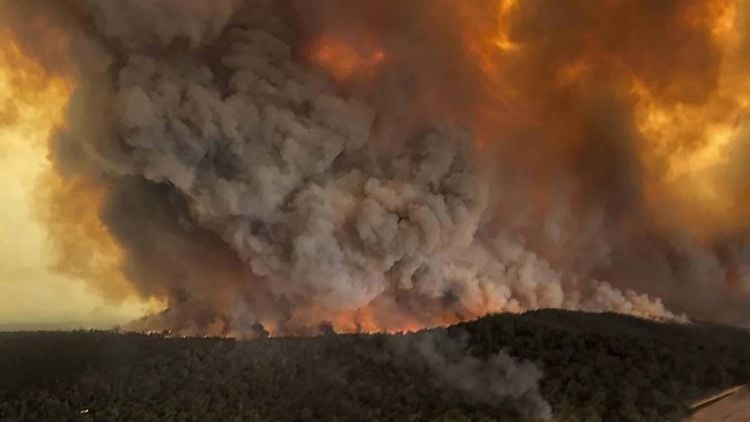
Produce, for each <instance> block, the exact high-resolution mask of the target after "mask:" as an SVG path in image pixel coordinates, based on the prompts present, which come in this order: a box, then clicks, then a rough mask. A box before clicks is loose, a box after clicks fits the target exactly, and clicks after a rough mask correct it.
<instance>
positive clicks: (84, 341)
mask: <svg viewBox="0 0 750 422" xmlns="http://www.w3.org/2000/svg"><path fill="white" fill-rule="evenodd" d="M53 351H54V352H53ZM511 356H512V357H511ZM0 358H1V359H0V369H1V370H2V373H3V377H2V379H0V402H1V403H2V404H1V405H0V420H3V421H5V420H8V421H11V420H13V421H15V420H19V418H20V419H23V420H67V419H73V418H80V417H84V418H85V416H81V415H79V412H80V410H82V409H88V410H89V411H90V412H94V414H95V416H96V420H123V419H124V420H143V421H146V420H164V419H170V418H171V419H173V420H179V419H185V418H188V419H193V418H198V419H200V420H207V421H208V420H233V419H232V418H237V420H304V419H307V420H333V419H334V418H335V419H336V420H352V421H354V420H357V421H359V420H445V421H449V420H450V421H455V420H500V421H518V420H524V417H531V419H530V420H533V418H534V417H537V418H538V417H544V416H547V415H549V414H551V415H552V416H553V417H554V420H559V421H579V420H586V421H596V420H602V421H610V420H616V421H640V420H648V421H659V420H667V421H678V420H681V419H682V417H683V416H684V415H685V414H686V410H687V404H688V403H689V402H691V401H693V400H695V399H697V398H699V397H701V396H703V395H705V394H708V393H713V392H715V391H717V390H719V389H722V388H725V387H727V386H731V385H736V384H740V383H747V382H748V381H750V336H748V334H747V332H745V331H743V330H739V329H734V328H728V327H723V326H717V325H711V324H695V325H679V324H663V323H656V322H652V321H646V320H641V319H636V318H632V317H627V316H621V315H614V314H586V313H574V312H566V311H538V312H530V313H526V314H523V315H495V316H490V317H486V318H483V319H480V320H478V321H474V322H470V323H465V324H460V325H458V326H454V327H450V328H441V329H436V330H431V331H426V332H421V333H417V334H407V335H385V334H377V335H362V334H360V335H324V336H320V337H315V338H280V339H265V340H254V341H235V340H227V339H201V338H186V339H181V338H171V339H170V338H163V337H160V336H143V335H135V334H128V335H121V334H114V333H106V332H73V333H4V334H0ZM542 373H543V377H542ZM540 377H541V378H540Z"/></svg>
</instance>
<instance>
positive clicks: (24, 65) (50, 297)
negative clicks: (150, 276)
mask: <svg viewBox="0 0 750 422" xmlns="http://www.w3.org/2000/svg"><path fill="white" fill-rule="evenodd" d="M0 46H2V48H0V204H2V208H1V209H2V211H1V212H0V329H2V328H3V327H10V328H13V327H35V326H39V327H43V326H45V327H46V326H47V324H54V325H56V326H65V327H69V326H81V327H107V326H111V325H114V324H117V323H121V322H125V321H128V320H130V319H132V318H134V317H137V316H139V315H141V314H143V313H144V311H145V310H146V309H147V308H146V304H144V303H141V302H140V301H138V300H135V299H131V298H121V301H118V303H117V304H113V303H112V301H111V300H109V299H104V298H103V297H102V296H101V295H100V294H99V293H98V292H96V291H95V290H92V289H91V288H90V287H89V286H88V285H87V283H86V282H85V281H84V280H82V279H79V278H76V277H74V276H69V275H65V274H63V273H61V272H58V271H55V270H54V269H53V267H54V266H55V265H57V264H59V262H57V261H58V260H57V258H58V257H57V256H56V252H55V248H54V247H53V245H52V244H51V239H50V236H49V233H48V232H47V227H46V225H44V224H42V223H41V221H40V219H39V218H37V217H38V216H37V213H36V212H35V210H36V209H37V208H36V206H35V201H37V200H38V198H37V197H36V196H35V194H34V192H35V187H36V186H39V184H40V183H42V177H43V176H45V175H47V174H50V173H51V163H50V161H49V160H48V158H47V155H48V152H47V140H48V139H49V137H50V136H51V134H52V133H53V131H54V130H55V128H56V127H58V125H60V124H61V123H62V121H63V116H64V112H65V107H66V104H67V101H68V98H69V96H70V94H71V91H72V89H73V86H72V84H71V83H70V82H69V81H66V80H64V79H63V78H61V77H55V76H49V75H45V73H44V72H43V71H42V70H41V68H40V67H39V66H38V65H37V64H36V63H34V62H33V61H31V60H29V59H28V58H26V57H24V56H23V54H22V53H21V52H20V51H19V50H18V48H17V47H16V46H15V44H13V42H12V40H10V39H9V37H8V36H7V35H4V34H2V33H0Z"/></svg>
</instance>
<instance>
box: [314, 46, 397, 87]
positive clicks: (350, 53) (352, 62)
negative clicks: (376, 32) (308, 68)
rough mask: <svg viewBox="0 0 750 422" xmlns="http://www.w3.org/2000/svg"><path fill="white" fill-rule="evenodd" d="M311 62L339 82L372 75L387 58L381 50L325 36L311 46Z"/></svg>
mask: <svg viewBox="0 0 750 422" xmlns="http://www.w3.org/2000/svg"><path fill="white" fill-rule="evenodd" d="M308 57H309V60H310V61H311V62H312V63H313V64H315V65H316V66H319V67H320V68H322V69H323V70H325V71H326V72H327V73H328V74H329V75H330V76H331V77H332V78H333V79H335V80H336V81H337V82H346V81H349V80H351V79H353V78H357V77H364V76H367V75H372V74H373V73H374V71H375V70H376V69H377V68H378V66H380V65H381V64H382V63H383V62H384V61H385V58H386V54H385V51H383V50H382V49H381V48H379V47H376V46H373V45H371V43H363V45H360V46H356V45H354V44H350V43H348V42H347V40H345V39H344V38H340V37H335V36H333V35H329V34H325V35H322V36H320V37H318V38H317V39H316V40H315V41H313V42H312V43H311V45H310V50H309V53H308Z"/></svg>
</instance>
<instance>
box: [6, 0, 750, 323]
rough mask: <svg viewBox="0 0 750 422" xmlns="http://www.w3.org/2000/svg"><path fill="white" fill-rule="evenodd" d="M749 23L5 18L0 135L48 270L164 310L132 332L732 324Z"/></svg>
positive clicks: (274, 10)
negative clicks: (27, 197) (503, 317)
mask: <svg viewBox="0 0 750 422" xmlns="http://www.w3.org/2000/svg"><path fill="white" fill-rule="evenodd" d="M748 7H750V6H749V5H748V3H747V2H746V1H742V0H737V1H734V0H713V1H703V0H700V1H698V0H695V1H693V0H681V1H676V0H674V1H671V0H670V1H663V2H658V3H653V2H647V1H624V0H612V1H584V0H581V1H578V0H576V1H570V2H551V1H520V0H519V1H516V0H486V1H479V0H477V1H452V0H429V1H427V0H424V1H421V0H420V1H411V2H397V1H385V0H381V1H377V0H368V1H357V2H351V1H344V0H331V1H326V2H313V1H303V0H283V1H261V0H245V1H243V0H219V1H213V2H204V1H198V0H190V1H187V0H184V1H178V0H154V1H149V2H138V1H108V2H102V1H93V0H60V1H55V2H50V1H42V0H28V1H23V2H19V1H3V2H2V3H0V10H2V11H3V14H2V18H1V19H2V23H3V25H2V31H0V36H1V37H2V40H3V42H2V50H0V59H1V60H2V61H1V62H0V64H1V66H0V76H2V78H1V79H0V80H1V81H2V84H3V86H5V87H6V88H7V89H6V90H5V93H4V94H2V95H4V97H3V98H2V101H3V103H2V104H3V109H2V114H1V118H2V123H3V125H4V127H9V128H14V127H15V128H16V129H18V130H22V129H23V128H19V126H20V125H21V123H23V122H25V123H26V124H27V126H29V125H31V126H29V127H28V128H27V129H28V130H35V131H37V132H38V133H39V135H38V137H41V138H43V139H44V144H45V147H46V151H47V154H46V155H47V159H48V160H49V162H50V163H51V165H50V166H49V171H47V172H46V173H45V176H44V177H43V178H42V180H41V181H40V182H39V184H38V186H34V187H33V188H32V189H33V192H34V198H35V200H34V203H35V204H36V205H35V209H37V214H38V218H39V219H40V220H41V221H42V222H43V224H44V227H45V228H46V230H47V231H48V233H49V235H50V237H51V239H52V241H53V243H54V244H55V245H56V249H55V257H56V262H55V267H56V269H57V270H59V271H61V272H64V273H68V274H75V275H76V276H78V277H82V278H84V279H86V280H87V282H88V285H89V288H90V289H91V290H93V291H96V292H98V293H99V294H101V295H102V296H103V297H106V298H109V299H110V300H112V301H118V300H122V297H125V296H136V297H140V298H142V299H144V300H145V299H151V300H154V301H157V302H159V303H161V304H162V305H163V307H162V309H163V310H161V311H157V312H154V313H153V314H151V315H148V316H146V317H144V318H142V319H140V320H138V321H135V322H133V323H132V324H131V328H133V329H137V330H172V331H174V332H179V333H184V334H188V335H189V334H209V335H231V336H239V337H253V336H256V335H257V333H258V332H259V331H264V332H269V333H271V334H272V335H274V336H283V335H289V334H315V333H319V332H320V331H321V327H330V328H332V329H333V330H335V331H336V332H376V331H386V332H398V331H411V330H417V329H420V328H426V327H434V326H442V325H448V324H452V323H456V322H460V321H466V320H472V319H475V318H477V317H481V316H483V315H486V314H490V313H495V312H522V311H527V310H533V309H539V308H564V309H571V310H586V311H614V312H619V313H626V314H632V315H636V316H641V317H647V318H656V319H673V320H674V319H676V320H684V319H686V318H691V319H701V320H711V321H718V322H724V323H732V324H740V325H742V324H747V323H748V321H749V317H750V315H749V314H748V306H747V305H748V303H749V300H750V293H749V292H750V272H748V268H750V266H749V265H750V236H748V235H747V230H748V226H747V221H750V220H748V217H749V216H750V210H748V208H747V207H746V206H745V205H744V202H745V201H744V198H745V195H746V194H747V190H748V189H749V187H748V185H747V182H746V177H744V176H745V175H744V172H745V167H746V163H745V161H746V160H747V156H748V154H747V148H748V147H749V146H750V136H748V133H749V132H748V127H749V126H748V122H750V120H748V115H747V110H748V104H749V101H750V83H749V82H748V79H747V77H746V73H747V70H748V68H749V66H750V62H748V58H750V54H748V53H750V50H749V48H750V43H749V41H748V40H749V38H748V36H747V23H748V20H747V16H750V15H748V12H749V11H748ZM35 95H39V97H38V98H35V97H34V96H35ZM23 116H27V117H23ZM28 116H35V117H33V119H31V120H29V119H30V118H28ZM29 122H32V123H29ZM34 122H35V123H34ZM23 130H25V129H23Z"/></svg>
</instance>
